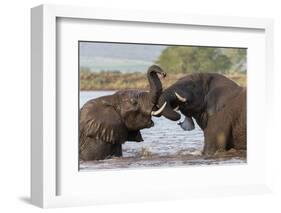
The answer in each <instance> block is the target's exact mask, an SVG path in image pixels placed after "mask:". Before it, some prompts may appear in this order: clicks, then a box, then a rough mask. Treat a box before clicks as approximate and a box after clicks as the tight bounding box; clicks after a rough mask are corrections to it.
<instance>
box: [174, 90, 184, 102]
mask: <svg viewBox="0 0 281 213" xmlns="http://www.w3.org/2000/svg"><path fill="white" fill-rule="evenodd" d="M175 95H176V96H177V98H178V99H179V100H180V101H181V102H186V98H183V97H181V96H180V95H179V94H178V93H177V92H175Z"/></svg>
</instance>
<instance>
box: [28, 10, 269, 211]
mask: <svg viewBox="0 0 281 213" xmlns="http://www.w3.org/2000/svg"><path fill="white" fill-rule="evenodd" d="M60 18H63V19H68V20H70V21H71V20H74V19H76V20H87V21H91V20H98V21H100V22H101V23H102V22H103V21H104V22H106V21H116V22H117V21H118V23H119V24H121V25H122V23H128V22H129V23H135V24H138V23H148V24H153V25H154V26H165V27H166V28H169V27H170V28H171V30H173V28H174V26H181V27H182V26H198V27H201V28H211V29H215V28H218V29H224V30H225V29H226V30H227V31H230V32H231V31H232V30H256V31H258V32H262V37H261V38H260V40H258V42H260V45H262V46H263V49H262V50H263V52H262V53H260V56H261V57H262V60H261V61H262V62H261V63H263V64H262V65H264V66H263V67H262V68H260V70H261V71H260V75H258V76H259V77H258V76H257V77H256V78H254V77H253V78H252V80H251V79H249V80H250V81H249V83H250V85H252V87H253V88H254V87H255V84H258V82H262V81H263V83H264V84H263V85H264V87H261V88H260V89H259V92H261V93H262V95H261V99H262V100H264V105H262V106H261V107H260V108H259V107H257V109H256V111H255V112H256V113H260V112H261V111H262V110H263V107H264V106H265V105H267V107H272V103H273V102H272V96H271V94H270V92H269V91H270V88H272V87H273V85H272V82H273V81H272V79H273V78H274V75H273V61H272V58H273V21H272V20H271V19H257V18H241V17H217V16H203V15H188V14H173V13H168V14H166V13H153V12H148V11H123V10H112V9H100V8H88V7H87V8H85V7H74V6H54V5H41V6H38V7H35V8H32V9H31V27H32V29H31V43H32V45H31V58H32V62H31V69H32V70H31V81H32V87H31V90H32V92H31V98H32V102H31V112H32V113H31V114H32V115H31V131H32V134H31V202H32V203H33V204H35V205H37V206H40V207H43V208H47V207H58V206H76V205H91V204H100V203H116V202H140V201H148V200H149V201H151V200H167V199H183V198H188V197H198V196H214V195H217V196H224V195H234V194H235V195H242V194H253V193H264V192H270V186H271V182H270V180H271V169H270V168H271V166H270V160H269V156H270V149H266V148H268V143H269V139H268V138H269V137H270V136H269V135H270V131H272V130H270V129H269V128H268V127H267V129H266V130H267V131H266V132H265V133H260V134H264V137H263V139H264V141H262V139H259V142H260V143H261V146H260V147H264V146H266V148H265V147H264V151H263V149H259V151H260V152H261V154H262V155H264V159H265V158H266V161H264V163H263V165H262V166H260V168H259V167H258V166H257V165H253V167H255V172H256V173H257V174H261V173H262V174H264V175H262V177H258V178H257V179H256V180H253V183H252V184H251V178H252V177H251V176H249V177H248V178H245V181H244V182H243V179H241V180H239V181H238V182H237V183H229V184H226V183H225V182H223V183H221V184H212V183H209V184H208V182H207V183H206V184H205V185H204V184H203V185H201V184H200V182H199V181H197V182H195V183H193V184H192V185H193V187H191V186H190V185H188V184H187V185H186V186H185V185H179V184H183V183H184V180H185V179H184V178H186V177H187V175H188V174H187V173H186V171H187V168H173V169H149V170H148V169H146V170H143V169H140V170H134V171H127V170H123V171H121V172H120V171H110V172H109V171H107V172H104V171H103V172H99V171H98V172H95V173H87V174H86V176H87V177H86V178H85V177H82V179H81V180H85V181H89V178H92V179H95V178H97V179H98V180H101V181H102V179H101V178H104V179H107V178H110V177H111V176H116V177H118V178H120V179H121V178H123V179H124V178H125V181H126V180H127V181H128V182H129V181H130V180H132V179H134V181H135V182H136V183H137V184H138V185H140V186H141V188H143V190H142V191H141V189H136V190H135V192H134V189H132V187H130V186H131V185H130V184H129V186H126V185H125V186H124V184H123V183H122V187H123V188H124V187H125V190H124V191H121V192H120V191H118V190H119V188H117V189H118V190H117V192H115V193H110V194H111V195H108V192H107V193H96V194H91V193H90V194H88V193H85V194H83V193H84V192H85V190H84V191H83V190H81V193H78V194H75V193H73V194H72V193H68V194H67V193H66V194H61V193H60V192H59V191H60V190H59V188H60V187H59V184H62V183H61V182H62V181H64V179H61V178H60V176H59V174H60V173H61V170H62V167H61V165H60V166H59V165H58V159H60V156H59V155H60V154H61V152H58V149H59V147H58V144H57V139H58V132H57V116H58V114H57V113H58V111H57V107H58V100H57V98H58V96H57V92H58V90H57V89H58V88H59V86H60V85H59V84H60V81H59V80H58V78H57V69H58V65H57V64H58V61H57V45H58V43H57V36H58V35H57V34H58V32H57V29H58V24H57V23H58V20H59V19H60ZM219 40H221V39H218V42H219ZM252 61H253V60H252ZM257 63H258V62H257ZM253 67H254V66H253ZM76 68H77V67H76ZM262 77H265V79H262ZM256 86H257V85H256ZM255 88H256V87H255ZM250 101H251V102H254V101H255V100H250ZM251 102H250V103H251ZM252 108H253V107H252ZM250 110H251V108H250ZM253 110H254V109H253ZM253 113H254V112H253ZM269 117H270V116H269ZM261 119H263V121H264V122H265V123H269V121H268V120H269V119H271V118H268V117H265V116H263V117H262V118H261ZM266 142H267V143H266ZM265 150H266V151H265ZM60 151H62V150H60ZM67 151H69V150H67ZM62 152H63V151H62ZM70 152H74V151H73V150H71V149H70ZM251 152H253V151H251V150H248V155H249V156H250V157H251ZM264 159H263V160H264ZM62 165H63V164H62ZM71 166H74V167H75V166H76V165H71ZM228 168H229V169H228ZM228 168H227V167H222V166H221V167H220V168H215V167H206V168H203V169H201V170H202V171H201V170H200V171H198V170H199V169H197V168H189V169H188V172H189V174H191V173H192V175H193V176H192V175H190V176H192V177H191V179H193V180H196V179H198V178H199V175H200V174H203V175H204V174H205V173H208V172H209V173H210V174H211V173H215V174H214V175H210V176H212V177H210V181H211V180H215V179H216V178H217V177H218V176H219V175H221V174H222V172H226V173H229V174H231V173H234V172H245V173H244V174H248V173H251V172H252V171H247V169H248V168H247V167H228ZM203 170H204V171H203ZM170 171H173V173H171V172H170ZM213 171H214V172H213ZM216 171H217V175H216ZM201 172H202V173H201ZM105 174H106V177H105ZM241 174H242V173H241ZM253 174H255V173H253ZM179 175H182V178H180V177H179ZM84 176H85V174H84ZM160 176H161V177H163V178H167V179H168V178H169V179H170V180H177V181H176V182H178V183H179V184H178V185H177V184H171V183H169V184H167V185H165V181H162V182H161V181H158V182H159V183H158V185H157V184H156V185H157V186H155V187H154V186H149V187H145V183H148V181H149V179H151V180H152V182H153V181H155V182H156V180H157V178H159V177H160ZM138 177H141V178H140V179H139V180H136V178H138ZM129 178H131V179H129ZM153 178H155V179H153ZM212 178H213V179H212ZM70 180H71V181H75V180H76V181H77V180H78V179H75V177H73V179H71V177H70ZM138 182H143V184H140V183H138ZM70 184H72V187H73V190H74V191H76V190H77V189H79V185H77V182H76V183H74V182H70V183H68V185H67V187H71V185H70ZM81 187H82V186H81ZM110 187H112V185H110ZM90 188H91V187H90ZM90 188H89V189H88V190H92V189H90ZM105 188H106V186H105ZM139 188H140V187H139ZM147 189H150V190H151V191H149V193H147V194H146V191H145V190H147ZM98 190H100V191H98ZM70 191H71V188H70ZM97 192H102V187H100V188H97ZM120 193H123V194H122V196H120V195H119V194H120ZM97 194H98V195H97Z"/></svg>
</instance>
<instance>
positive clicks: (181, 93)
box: [158, 73, 238, 129]
mask: <svg viewBox="0 0 281 213" xmlns="http://www.w3.org/2000/svg"><path fill="white" fill-rule="evenodd" d="M237 86H238V85H237V84H236V83H235V82H233V81H231V80H229V79H227V78H226V77H224V76H222V75H219V74H215V73H205V74H191V75H187V76H185V77H183V78H181V79H179V80H178V81H177V82H176V83H174V84H173V85H171V86H170V87H168V88H167V89H165V90H164V91H163V93H162V94H161V96H160V98H159V100H158V106H161V105H163V104H164V103H166V106H165V108H164V110H162V112H161V115H163V116H165V117H166V118H168V119H170V120H173V121H177V120H179V119H180V118H181V114H180V113H179V112H178V111H180V112H181V113H182V114H183V115H185V116H186V117H187V118H191V117H194V118H195V119H196V121H197V123H198V125H199V126H200V127H201V128H202V129H204V127H205V126H206V122H207V118H208V116H210V115H212V114H213V113H215V112H216V111H218V110H220V109H221V108H223V106H224V103H225V101H226V99H229V98H230V96H231V95H233V94H234V93H235V90H236V88H237ZM229 91H231V92H229ZM187 121H190V122H192V120H190V119H187ZM181 124H182V123H180V125H181Z"/></svg>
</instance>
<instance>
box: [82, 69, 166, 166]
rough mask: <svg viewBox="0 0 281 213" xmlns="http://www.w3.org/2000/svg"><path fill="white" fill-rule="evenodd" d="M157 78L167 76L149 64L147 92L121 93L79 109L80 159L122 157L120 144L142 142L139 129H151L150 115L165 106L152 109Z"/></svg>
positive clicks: (158, 87) (157, 92) (156, 95)
mask: <svg viewBox="0 0 281 213" xmlns="http://www.w3.org/2000/svg"><path fill="white" fill-rule="evenodd" d="M159 76H160V77H163V78H164V77H165V76H166V73H165V72H163V70H162V69H161V68H160V67H159V66H157V65H152V66H151V67H149V69H148V71H147V78H148V82H149V86H150V89H149V91H144V90H139V89H129V90H120V91H117V92H116V93H114V94H113V95H108V96H103V97H99V98H96V99H92V100H89V101H88V102H86V103H85V104H84V106H83V107H82V108H81V110H80V126H79V130H80V135H79V159H80V160H83V161H89V160H103V159H107V158H110V157H121V156H122V144H123V143H125V142H126V141H135V142H141V141H143V138H142V135H141V133H140V130H141V129H144V128H150V127H152V126H153V125H154V123H153V121H152V120H151V118H152V116H153V115H158V114H160V113H161V111H162V110H163V109H164V107H165V106H163V107H160V108H159V109H157V110H155V111H154V110H153V108H154V106H155V105H156V104H157V101H158V98H159V96H160V95H161V93H162V84H161V81H160V79H159ZM154 109H155V108H154Z"/></svg>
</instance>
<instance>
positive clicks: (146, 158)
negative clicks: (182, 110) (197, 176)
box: [80, 91, 246, 171]
mask: <svg viewBox="0 0 281 213" xmlns="http://www.w3.org/2000/svg"><path fill="white" fill-rule="evenodd" d="M112 93H114V91H98V92H80V107H82V106H83V105H84V104H85V102H86V101H88V100H90V99H93V98H97V97H100V96H104V95H109V94H112ZM182 120H183V117H182ZM153 121H154V123H155V126H154V127H153V128H150V129H143V130H141V133H142V136H143V139H144V142H140V143H136V142H127V143H125V144H124V145H123V157H122V158H112V159H106V160H101V161H88V162H80V169H81V170H83V171H91V170H95V169H116V168H139V167H142V168H143V167H159V166H165V167H167V166H168V167H169V166H185V165H213V164H239V163H246V159H245V153H235V154H233V153H228V154H224V155H221V156H217V157H215V158H210V157H204V156H201V155H200V151H201V150H202V149H203V141H204V137H203V132H202V131H201V129H200V128H199V127H198V126H196V128H195V129H194V130H192V131H183V130H182V129H181V128H180V127H179V126H178V125H177V122H173V121H170V120H167V119H165V118H163V117H160V118H156V117H154V118H153Z"/></svg>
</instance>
